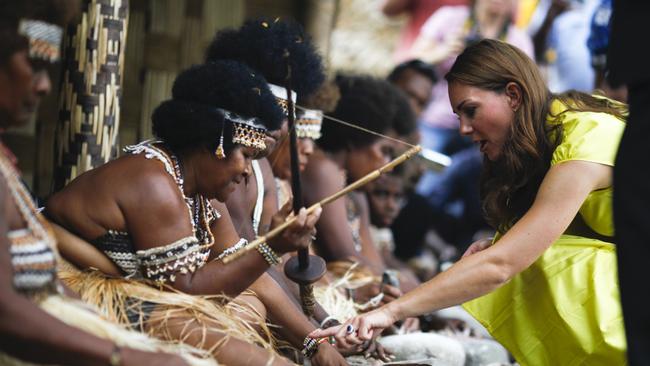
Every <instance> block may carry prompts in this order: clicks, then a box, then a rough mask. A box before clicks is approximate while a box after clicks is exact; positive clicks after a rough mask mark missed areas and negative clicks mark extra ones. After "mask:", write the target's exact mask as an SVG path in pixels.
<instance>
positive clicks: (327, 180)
mask: <svg viewBox="0 0 650 366" xmlns="http://www.w3.org/2000/svg"><path fill="white" fill-rule="evenodd" d="M303 179H304V181H305V183H306V184H307V185H308V186H309V190H307V191H312V190H313V191H315V192H318V193H320V194H321V195H323V194H329V193H333V192H336V191H338V190H340V189H341V188H343V187H344V186H345V176H344V175H343V172H342V170H341V169H340V168H339V166H338V165H336V163H335V162H334V161H333V160H331V159H330V158H328V157H327V156H326V155H325V154H324V153H322V152H321V151H317V152H315V153H314V154H313V155H312V156H311V157H310V159H309V163H308V164H307V167H306V168H305V172H304V174H303ZM321 198H322V197H321Z"/></svg>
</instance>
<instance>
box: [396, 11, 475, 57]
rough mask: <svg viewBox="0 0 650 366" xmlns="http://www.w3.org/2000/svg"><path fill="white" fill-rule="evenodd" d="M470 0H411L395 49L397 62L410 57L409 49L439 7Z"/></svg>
mask: <svg viewBox="0 0 650 366" xmlns="http://www.w3.org/2000/svg"><path fill="white" fill-rule="evenodd" d="M468 2H469V1H468V0H411V3H410V4H409V9H408V13H409V20H408V23H406V26H405V27H404V30H403V31H402V35H401V36H400V40H399V42H398V43H397V48H396V49H395V61H397V63H400V62H403V61H407V60H408V59H409V51H410V49H411V46H412V45H413V42H415V40H416V39H417V38H418V36H419V35H420V28H422V25H423V24H424V22H426V21H427V19H429V17H430V16H431V14H433V13H434V12H435V11H436V10H438V8H440V7H443V6H452V5H467V4H468Z"/></svg>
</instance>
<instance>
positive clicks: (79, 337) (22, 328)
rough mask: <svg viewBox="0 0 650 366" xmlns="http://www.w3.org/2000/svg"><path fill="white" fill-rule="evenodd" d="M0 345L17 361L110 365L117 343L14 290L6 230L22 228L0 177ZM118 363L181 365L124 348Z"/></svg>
mask: <svg viewBox="0 0 650 366" xmlns="http://www.w3.org/2000/svg"><path fill="white" fill-rule="evenodd" d="M0 207H1V208H2V213H3V214H2V217H1V218H0V349H2V350H3V351H4V352H6V353H8V354H11V355H13V356H15V357H18V358H20V359H21V360H24V361H28V362H34V363H48V364H49V363H56V364H61V365H109V364H110V357H111V354H112V352H113V349H114V348H115V345H114V344H113V343H112V342H110V341H107V340H105V339H102V338H99V337H96V336H94V335H91V334H88V333H86V332H83V331H81V330H79V329H77V328H74V327H71V326H69V325H67V324H65V323H63V322H61V321H60V320H58V319H56V318H55V317H53V316H51V315H50V314H48V313H46V312H45V311H43V310H41V309H40V308H39V307H38V306H37V305H36V304H34V303H33V302H31V301H30V300H29V299H27V298H26V297H24V296H23V295H21V294H19V293H17V292H16V291H15V290H14V287H13V284H12V281H11V278H12V277H13V273H12V270H11V268H12V267H11V257H10V254H9V242H8V240H7V231H8V230H9V227H12V228H20V227H24V223H23V222H22V219H21V218H20V216H19V214H18V211H17V208H16V206H15V204H14V203H13V201H12V200H11V199H10V198H9V197H8V194H7V186H6V183H5V181H4V180H3V179H0ZM120 355H121V357H122V365H141V364H154V363H155V364H164V365H185V362H184V361H182V360H181V359H180V358H178V357H177V356H173V355H167V354H154V353H146V352H141V351H136V350H133V349H129V348H123V349H122V350H121V351H120Z"/></svg>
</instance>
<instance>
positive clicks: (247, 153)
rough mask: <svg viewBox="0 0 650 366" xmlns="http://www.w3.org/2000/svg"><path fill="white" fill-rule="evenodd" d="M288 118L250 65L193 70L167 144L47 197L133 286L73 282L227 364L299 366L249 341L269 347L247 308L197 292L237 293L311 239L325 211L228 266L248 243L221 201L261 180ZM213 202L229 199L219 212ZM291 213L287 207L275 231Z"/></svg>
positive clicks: (167, 125)
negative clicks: (254, 171)
mask: <svg viewBox="0 0 650 366" xmlns="http://www.w3.org/2000/svg"><path fill="white" fill-rule="evenodd" d="M282 118H283V117H282V110H281V109H280V107H279V106H278V105H277V104H276V101H275V98H274V96H273V94H272V93H271V92H270V90H269V87H268V85H267V82H266V80H265V79H264V78H262V77H260V76H258V75H256V74H255V73H254V72H253V71H252V70H250V69H249V68H248V67H246V66H245V65H243V64H240V63H237V62H234V61H218V62H214V63H208V64H205V65H201V66H195V67H192V68H190V69H188V70H186V71H184V72H182V73H181V74H180V75H179V76H178V78H177V79H176V81H175V82H174V86H173V89H172V99H171V100H168V101H165V102H163V103H162V104H161V105H160V106H158V108H157V109H156V110H155V111H154V113H153V116H152V119H153V132H154V134H155V136H156V137H157V138H158V139H159V140H160V141H156V142H152V141H146V142H143V143H141V144H139V145H135V146H131V147H128V148H127V149H126V151H127V152H128V154H126V155H125V156H122V157H120V158H118V159H116V160H113V161H111V162H109V163H107V164H105V165H103V166H101V167H99V168H97V169H94V170H91V171H89V172H87V173H84V174H82V175H81V176H79V177H78V178H76V179H75V180H73V181H72V182H71V183H70V184H69V185H68V186H67V187H66V188H65V189H63V190H62V191H61V192H58V193H56V194H55V195H53V196H52V197H51V198H50V200H49V201H48V203H47V214H48V215H49V217H50V218H52V220H53V221H55V222H57V223H58V224H59V225H61V226H63V227H65V228H67V229H69V230H70V231H72V232H73V233H75V234H77V235H79V236H80V237H81V238H83V239H85V240H87V241H89V242H91V243H92V244H93V245H94V246H95V247H96V248H97V249H99V250H100V251H102V252H103V253H104V254H105V255H106V256H108V257H109V258H110V259H111V260H112V261H113V262H114V263H115V264H116V265H117V267H119V270H120V272H121V275H122V276H123V277H124V278H126V280H125V279H103V280H102V281H94V282H90V280H89V278H91V279H92V278H94V277H97V276H96V274H95V275H94V277H93V274H86V275H82V276H78V277H77V279H76V280H74V275H70V274H68V276H67V277H68V279H69V280H70V281H69V282H71V283H72V284H73V285H74V284H76V285H77V286H76V287H77V288H76V289H77V290H79V292H80V293H81V294H82V297H84V299H85V300H88V301H90V302H95V303H97V305H98V306H100V307H103V308H104V309H106V310H107V312H108V313H114V314H117V316H118V317H119V318H120V320H121V321H123V322H127V323H129V324H135V325H137V326H140V327H141V328H142V329H143V330H145V331H148V332H150V333H153V334H154V335H156V336H158V337H163V338H170V339H184V340H185V341H186V342H188V343H190V344H193V345H197V346H199V347H201V348H204V349H207V350H210V351H212V352H213V354H214V356H215V358H216V359H217V360H218V361H219V362H223V363H226V364H233V365H260V364H267V362H269V361H272V362H271V364H273V365H285V364H288V360H286V359H284V358H281V357H279V356H277V357H275V358H274V356H275V354H274V352H273V351H272V350H265V349H263V348H261V347H258V346H255V345H253V344H249V343H252V342H255V343H257V344H259V345H262V346H265V347H267V348H270V344H269V341H268V340H267V339H264V337H262V336H260V335H259V334H257V332H256V331H255V330H253V329H252V328H251V325H250V324H249V323H246V322H244V321H243V320H242V318H246V317H252V319H253V321H256V322H258V325H259V326H261V327H262V328H264V320H263V319H261V318H260V317H259V315H258V316H257V317H256V316H255V315H253V314H252V312H250V311H246V310H242V309H241V307H236V308H235V307H232V308H234V311H235V313H232V312H229V310H228V309H229V308H230V307H224V306H222V302H215V301H209V300H207V298H206V297H204V296H197V295H210V296H212V297H215V296H220V295H227V296H228V297H236V296H238V295H240V294H241V293H242V291H244V290H245V289H247V288H249V287H250V286H251V285H252V284H253V283H254V282H255V281H256V280H257V279H258V278H259V277H260V276H261V275H262V274H263V273H264V272H265V271H266V270H267V269H268V268H269V266H270V265H272V264H275V263H276V262H277V260H278V258H279V256H281V255H282V254H284V253H286V252H289V251H295V250H297V249H299V248H302V247H305V246H306V245H307V243H308V240H309V237H310V235H311V232H312V230H313V229H314V224H315V222H316V220H317V219H318V217H319V215H320V212H315V213H313V214H310V215H307V214H306V212H305V210H301V211H300V212H299V213H298V215H297V221H296V223H295V224H293V225H291V226H290V227H289V228H288V229H287V230H285V231H284V232H283V234H281V235H280V236H278V237H276V238H275V239H271V240H269V241H268V243H267V244H264V245H262V246H261V247H260V248H259V250H256V251H250V252H248V253H247V254H245V255H244V256H243V257H242V258H241V259H239V260H237V261H234V262H232V263H230V264H228V265H225V264H224V263H223V261H222V259H223V258H225V257H227V256H229V255H231V254H232V253H233V252H236V251H238V250H241V249H242V248H243V247H244V246H245V245H246V244H247V242H246V241H245V240H244V239H240V237H239V235H238V234H237V233H236V232H235V230H234V228H233V226H232V223H231V222H230V220H229V219H228V215H227V209H226V207H225V205H224V204H223V203H221V202H223V201H225V200H226V199H227V198H228V196H229V194H230V193H231V192H232V191H233V190H234V189H235V187H236V185H237V184H239V183H240V182H242V181H243V180H244V179H246V178H247V177H248V176H249V175H250V162H251V159H254V158H255V157H256V156H257V155H258V154H260V152H261V151H263V150H264V149H265V147H266V141H267V139H268V135H267V131H269V130H277V129H278V128H279V126H280V124H281V122H282ZM211 199H216V200H218V201H213V202H215V204H214V205H212V204H211V203H210V200H211ZM288 213H289V210H288V209H284V210H281V211H280V212H279V213H278V214H277V215H276V216H275V217H274V220H273V225H277V224H278V223H280V222H283V221H284V220H285V218H286V216H287V215H288ZM222 214H223V215H222ZM63 255H64V256H65V255H66V253H63ZM79 277H80V278H79ZM143 283H147V284H150V285H152V286H146V285H142V284H143ZM97 284H104V287H101V289H105V292H104V291H98V290H97V288H96V286H97ZM138 284H139V285H140V286H138ZM72 287H75V286H72ZM163 288H173V289H174V290H176V291H174V292H169V291H161V290H160V289H163ZM93 291H94V292H96V293H97V292H102V293H101V296H96V297H101V299H93V298H92V293H93ZM107 299H108V300H107ZM93 300H94V301H93ZM110 300H112V301H110ZM226 301H227V298H226ZM232 308H230V310H233V309H232ZM238 311H239V312H245V313H246V314H241V313H238ZM262 312H263V310H262ZM242 315H245V316H242ZM261 315H262V316H263V315H264V314H261Z"/></svg>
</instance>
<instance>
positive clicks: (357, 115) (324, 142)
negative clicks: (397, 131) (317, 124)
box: [317, 75, 399, 152]
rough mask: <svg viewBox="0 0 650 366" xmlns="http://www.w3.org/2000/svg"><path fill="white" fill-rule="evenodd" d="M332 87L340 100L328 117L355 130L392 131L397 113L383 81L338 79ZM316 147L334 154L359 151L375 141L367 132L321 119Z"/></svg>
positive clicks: (391, 90)
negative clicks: (351, 125)
mask: <svg viewBox="0 0 650 366" xmlns="http://www.w3.org/2000/svg"><path fill="white" fill-rule="evenodd" d="M336 84H337V85H338V87H339V90H340V92H341V99H339V102H338V104H337V106H336V109H335V110H334V112H332V113H331V115H332V117H334V118H338V119H341V120H344V121H346V122H350V123H353V124H355V125H357V126H359V127H363V128H365V129H368V130H371V131H374V132H378V133H382V134H385V133H387V132H388V131H389V130H391V129H394V128H395V126H394V120H395V117H396V115H397V113H398V112H399V110H398V105H397V103H395V98H396V96H399V94H397V93H396V92H395V91H396V90H395V87H394V86H392V85H391V84H390V83H388V82H387V81H386V80H382V79H378V78H374V77H370V76H345V75H338V76H337V77H336ZM325 119H326V120H325V122H324V123H323V128H322V136H321V138H320V139H318V140H317V143H318V145H319V146H320V147H321V148H322V149H323V150H325V151H330V152H336V151H341V150H343V149H346V148H349V147H351V146H355V147H363V146H368V145H371V144H372V143H374V142H375V141H376V140H377V139H378V137H377V136H375V135H371V134H369V133H367V132H364V131H361V130H358V129H354V128H351V127H348V126H344V125H342V124H339V123H336V122H333V121H328V120H327V117H326V118H325Z"/></svg>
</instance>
